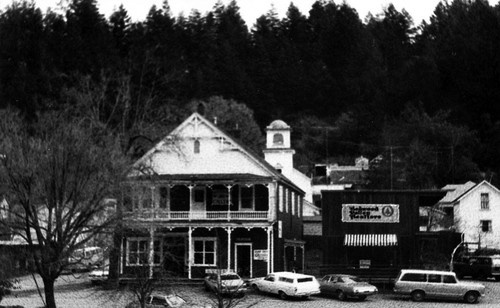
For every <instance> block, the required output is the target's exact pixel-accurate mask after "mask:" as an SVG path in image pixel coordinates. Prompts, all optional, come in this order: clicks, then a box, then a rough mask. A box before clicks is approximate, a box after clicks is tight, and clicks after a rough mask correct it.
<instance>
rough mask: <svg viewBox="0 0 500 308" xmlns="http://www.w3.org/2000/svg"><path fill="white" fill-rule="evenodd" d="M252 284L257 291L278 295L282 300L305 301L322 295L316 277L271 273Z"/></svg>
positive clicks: (289, 273) (253, 281)
mask: <svg viewBox="0 0 500 308" xmlns="http://www.w3.org/2000/svg"><path fill="white" fill-rule="evenodd" d="M250 284H251V286H252V288H253V289H254V290H255V291H260V292H265V293H272V294H278V295H279V296H280V297H281V298H282V299H287V298H288V297H301V298H304V299H305V298H308V297H309V296H311V295H313V294H319V293H320V290H319V283H318V281H317V280H316V278H315V277H314V276H310V275H304V274H298V273H291V272H275V273H271V274H269V275H267V276H266V277H264V278H257V279H255V280H252V281H251V282H250Z"/></svg>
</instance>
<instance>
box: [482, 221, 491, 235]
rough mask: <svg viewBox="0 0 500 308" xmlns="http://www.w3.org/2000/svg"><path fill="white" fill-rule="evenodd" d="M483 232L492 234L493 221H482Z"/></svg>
mask: <svg viewBox="0 0 500 308" xmlns="http://www.w3.org/2000/svg"><path fill="white" fill-rule="evenodd" d="M481 231H483V232H491V231H492V228H491V220H481Z"/></svg>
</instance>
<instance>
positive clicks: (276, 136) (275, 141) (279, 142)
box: [273, 134, 283, 145]
mask: <svg viewBox="0 0 500 308" xmlns="http://www.w3.org/2000/svg"><path fill="white" fill-rule="evenodd" d="M273 144H276V145H282V144H283V135H282V134H274V135H273Z"/></svg>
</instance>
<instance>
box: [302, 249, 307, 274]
mask: <svg viewBox="0 0 500 308" xmlns="http://www.w3.org/2000/svg"><path fill="white" fill-rule="evenodd" d="M305 257H306V245H302V273H305V270H306V261H305Z"/></svg>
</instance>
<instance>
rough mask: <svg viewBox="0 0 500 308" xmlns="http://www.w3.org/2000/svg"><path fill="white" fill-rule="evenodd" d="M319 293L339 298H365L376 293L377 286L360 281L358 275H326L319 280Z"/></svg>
mask: <svg viewBox="0 0 500 308" xmlns="http://www.w3.org/2000/svg"><path fill="white" fill-rule="evenodd" d="M319 284H320V290H321V294H328V295H333V296H336V297H337V298H338V299H339V300H342V301H344V300H346V299H347V298H348V297H354V298H358V299H359V300H365V299H366V297H367V296H369V295H373V294H376V293H377V292H378V289H377V287H375V286H373V285H371V284H369V283H367V282H363V281H360V280H359V278H358V277H356V276H351V275H341V274H340V275H337V274H332V275H326V276H325V277H323V278H322V279H321V280H320V282H319Z"/></svg>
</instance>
